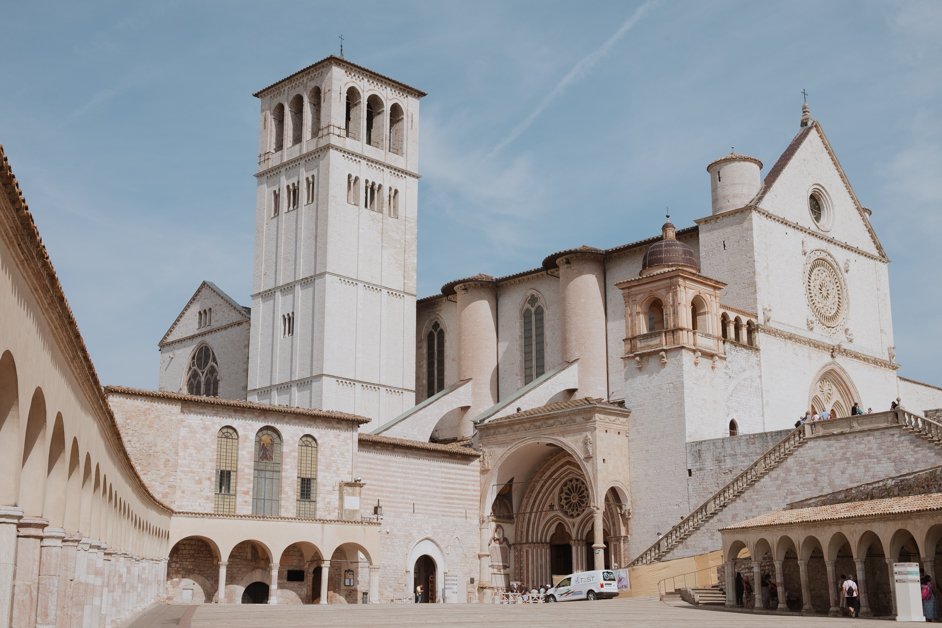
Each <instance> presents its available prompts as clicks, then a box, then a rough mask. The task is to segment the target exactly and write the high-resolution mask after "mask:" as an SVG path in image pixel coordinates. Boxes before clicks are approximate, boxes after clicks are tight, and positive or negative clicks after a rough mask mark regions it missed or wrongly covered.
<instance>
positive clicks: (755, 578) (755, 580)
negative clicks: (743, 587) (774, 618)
mask: <svg viewBox="0 0 942 628" xmlns="http://www.w3.org/2000/svg"><path fill="white" fill-rule="evenodd" d="M752 608H759V609H761V608H762V565H761V564H759V561H757V560H753V561H752Z"/></svg>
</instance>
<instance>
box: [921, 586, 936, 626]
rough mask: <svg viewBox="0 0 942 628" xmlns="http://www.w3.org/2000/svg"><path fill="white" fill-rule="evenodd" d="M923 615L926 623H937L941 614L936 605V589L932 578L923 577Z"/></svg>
mask: <svg viewBox="0 0 942 628" xmlns="http://www.w3.org/2000/svg"><path fill="white" fill-rule="evenodd" d="M922 614H923V615H925V617H926V621H935V620H936V619H937V618H938V616H939V614H938V611H937V610H936V605H935V587H933V586H932V576H928V575H926V576H923V577H922Z"/></svg>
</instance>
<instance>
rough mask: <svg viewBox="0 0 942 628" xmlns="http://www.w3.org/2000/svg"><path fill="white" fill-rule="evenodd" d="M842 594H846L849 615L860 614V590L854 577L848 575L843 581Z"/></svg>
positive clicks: (855, 615)
mask: <svg viewBox="0 0 942 628" xmlns="http://www.w3.org/2000/svg"><path fill="white" fill-rule="evenodd" d="M844 594H845V595H846V596H847V612H848V614H850V616H851V617H857V616H858V615H860V597H859V595H860V591H859V590H858V589H857V583H856V582H854V579H853V578H851V577H848V578H847V580H846V581H845V582H844Z"/></svg>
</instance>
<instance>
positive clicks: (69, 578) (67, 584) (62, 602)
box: [56, 534, 82, 628]
mask: <svg viewBox="0 0 942 628" xmlns="http://www.w3.org/2000/svg"><path fill="white" fill-rule="evenodd" d="M81 540H82V539H81V537H80V536H79V535H77V534H66V535H65V538H64V539H62V552H61V553H60V555H59V599H58V601H57V602H56V605H57V607H58V609H57V611H56V626H59V627H62V628H64V627H66V626H69V625H70V616H71V613H72V604H73V601H72V600H73V595H74V593H73V591H74V588H75V581H76V579H77V578H76V574H75V561H76V558H77V553H78V544H79V541H81Z"/></svg>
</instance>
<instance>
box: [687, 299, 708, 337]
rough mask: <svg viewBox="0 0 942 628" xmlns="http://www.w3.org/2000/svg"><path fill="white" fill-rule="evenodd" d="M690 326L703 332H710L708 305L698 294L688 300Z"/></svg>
mask: <svg viewBox="0 0 942 628" xmlns="http://www.w3.org/2000/svg"><path fill="white" fill-rule="evenodd" d="M690 328H691V329H693V330H694V331H699V332H700V333H703V334H712V333H713V329H712V325H710V307H709V306H708V305H707V302H706V300H704V298H703V297H702V296H700V295H699V294H697V295H694V297H693V298H692V299H691V300H690Z"/></svg>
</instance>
